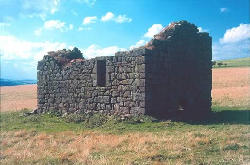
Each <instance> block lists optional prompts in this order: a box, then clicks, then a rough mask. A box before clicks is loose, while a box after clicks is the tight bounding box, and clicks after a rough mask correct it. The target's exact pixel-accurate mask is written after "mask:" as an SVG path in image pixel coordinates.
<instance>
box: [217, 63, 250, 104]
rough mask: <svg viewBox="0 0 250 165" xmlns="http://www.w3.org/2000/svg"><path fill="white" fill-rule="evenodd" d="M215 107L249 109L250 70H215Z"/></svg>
mask: <svg viewBox="0 0 250 165" xmlns="http://www.w3.org/2000/svg"><path fill="white" fill-rule="evenodd" d="M212 98H213V105H216V106H228V107H249V102H250V68H249V67H247V68H246V67H245V68H220V69H213V90H212Z"/></svg>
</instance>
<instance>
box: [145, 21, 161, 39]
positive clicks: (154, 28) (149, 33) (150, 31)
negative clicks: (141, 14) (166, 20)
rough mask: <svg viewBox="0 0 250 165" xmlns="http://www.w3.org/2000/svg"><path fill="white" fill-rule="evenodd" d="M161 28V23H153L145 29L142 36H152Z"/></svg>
mask: <svg viewBox="0 0 250 165" xmlns="http://www.w3.org/2000/svg"><path fill="white" fill-rule="evenodd" d="M162 29H163V26H162V25H161V24H153V25H152V26H151V27H150V28H149V29H148V31H147V33H145V34H144V37H147V38H152V37H154V35H156V34H157V33H159V32H160V31H161V30H162Z"/></svg>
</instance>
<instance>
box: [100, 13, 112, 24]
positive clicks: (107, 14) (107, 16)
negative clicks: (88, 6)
mask: <svg viewBox="0 0 250 165" xmlns="http://www.w3.org/2000/svg"><path fill="white" fill-rule="evenodd" d="M114 17H115V15H114V14H113V13H112V12H107V13H106V14H105V15H104V16H102V18H101V21H103V22H106V21H110V20H112V19H113V18H114Z"/></svg>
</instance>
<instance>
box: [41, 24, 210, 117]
mask: <svg viewBox="0 0 250 165" xmlns="http://www.w3.org/2000/svg"><path fill="white" fill-rule="evenodd" d="M75 52H78V51H77V49H76V50H75ZM211 60H212V39H211V37H210V36H209V34H208V33H201V32H199V31H198V29H197V27H196V26H195V25H194V24H191V23H188V22H187V21H180V22H174V23H172V24H170V25H169V26H167V27H165V28H164V29H163V30H162V31H161V32H160V33H159V34H157V35H155V36H154V38H153V39H152V40H151V41H150V42H148V43H147V44H146V45H145V46H143V47H140V48H137V49H133V50H131V51H124V52H117V53H116V54H115V56H109V57H98V58H94V59H90V60H75V61H73V62H69V63H68V64H67V65H61V64H60V63H59V62H58V60H56V59H55V58H54V57H53V56H50V55H46V56H44V59H43V60H42V61H40V62H39V63H38V111H39V112H40V113H43V112H47V111H50V110H56V111H58V112H60V113H61V114H64V113H89V112H102V113H107V114H118V115H124V114H131V115H138V114H148V115H153V116H160V117H163V116H166V115H168V114H171V113H173V112H177V111H179V110H184V112H186V114H187V115H189V116H192V117H195V118H200V117H201V116H202V115H205V114H207V113H208V112H209V111H210V110H211V89H212V70H211V69H212V63H211ZM98 61H104V63H102V65H103V64H104V65H105V66H103V67H104V68H101V69H100V68H99V69H98V67H97V65H98V63H99V62H98ZM98 66H99V65H98ZM99 67H100V66H99ZM105 72H106V73H105ZM102 73H105V74H106V75H104V77H106V80H105V81H106V83H105V84H104V85H103V86H100V84H102V82H101V83H100V82H98V79H99V78H98V76H99V77H100V74H102ZM102 76H103V75H102ZM102 76H101V77H102Z"/></svg>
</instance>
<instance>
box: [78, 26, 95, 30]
mask: <svg viewBox="0 0 250 165" xmlns="http://www.w3.org/2000/svg"><path fill="white" fill-rule="evenodd" d="M77 30H78V31H83V30H92V28H91V27H81V26H80V27H78V29H77Z"/></svg>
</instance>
